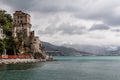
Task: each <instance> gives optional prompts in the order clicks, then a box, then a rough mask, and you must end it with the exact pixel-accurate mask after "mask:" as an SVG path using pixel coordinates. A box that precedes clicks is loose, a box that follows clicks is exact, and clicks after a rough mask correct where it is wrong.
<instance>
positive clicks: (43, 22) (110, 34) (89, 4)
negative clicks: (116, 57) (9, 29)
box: [0, 0, 120, 45]
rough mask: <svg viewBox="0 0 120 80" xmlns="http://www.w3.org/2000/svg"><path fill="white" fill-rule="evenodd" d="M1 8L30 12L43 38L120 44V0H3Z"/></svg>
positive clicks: (92, 43) (35, 28) (49, 40)
mask: <svg viewBox="0 0 120 80" xmlns="http://www.w3.org/2000/svg"><path fill="white" fill-rule="evenodd" d="M0 8H1V9H4V10H6V11H8V12H9V13H11V14H12V13H14V11H15V10H22V11H24V12H26V13H29V14H30V15H31V23H32V29H33V30H35V32H36V35H38V36H40V39H41V40H42V41H46V42H51V43H53V44H56V45H62V44H90V45H120V0H1V1H0Z"/></svg>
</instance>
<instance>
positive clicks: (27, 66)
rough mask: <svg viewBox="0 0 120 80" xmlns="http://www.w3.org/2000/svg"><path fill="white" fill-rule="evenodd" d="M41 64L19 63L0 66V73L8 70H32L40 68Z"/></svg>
mask: <svg viewBox="0 0 120 80" xmlns="http://www.w3.org/2000/svg"><path fill="white" fill-rule="evenodd" d="M43 65H44V64H43V63H19V64H2V65H0V71H8V70H28V69H34V68H40V67H42V66H43Z"/></svg>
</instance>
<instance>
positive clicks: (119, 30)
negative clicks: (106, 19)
mask: <svg viewBox="0 0 120 80" xmlns="http://www.w3.org/2000/svg"><path fill="white" fill-rule="evenodd" d="M111 31H113V32H120V29H112V30H111Z"/></svg>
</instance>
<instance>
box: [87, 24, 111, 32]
mask: <svg viewBox="0 0 120 80" xmlns="http://www.w3.org/2000/svg"><path fill="white" fill-rule="evenodd" d="M108 29H110V27H109V26H108V25H105V24H95V25H93V26H92V27H91V28H90V29H89V30H90V31H93V30H108Z"/></svg>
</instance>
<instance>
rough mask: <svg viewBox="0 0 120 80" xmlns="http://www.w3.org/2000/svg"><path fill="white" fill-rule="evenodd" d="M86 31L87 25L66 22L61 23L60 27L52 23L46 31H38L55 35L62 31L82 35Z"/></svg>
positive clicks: (62, 32)
mask: <svg viewBox="0 0 120 80" xmlns="http://www.w3.org/2000/svg"><path fill="white" fill-rule="evenodd" d="M85 31H86V28H85V27H78V26H75V25H69V24H66V23H65V24H61V25H60V26H59V27H55V26H53V25H50V26H49V27H47V28H46V29H45V30H44V31H41V30H39V31H38V33H39V34H49V35H53V34H57V33H59V32H60V33H61V34H67V35H74V34H79V35H81V34H84V33H85Z"/></svg>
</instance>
